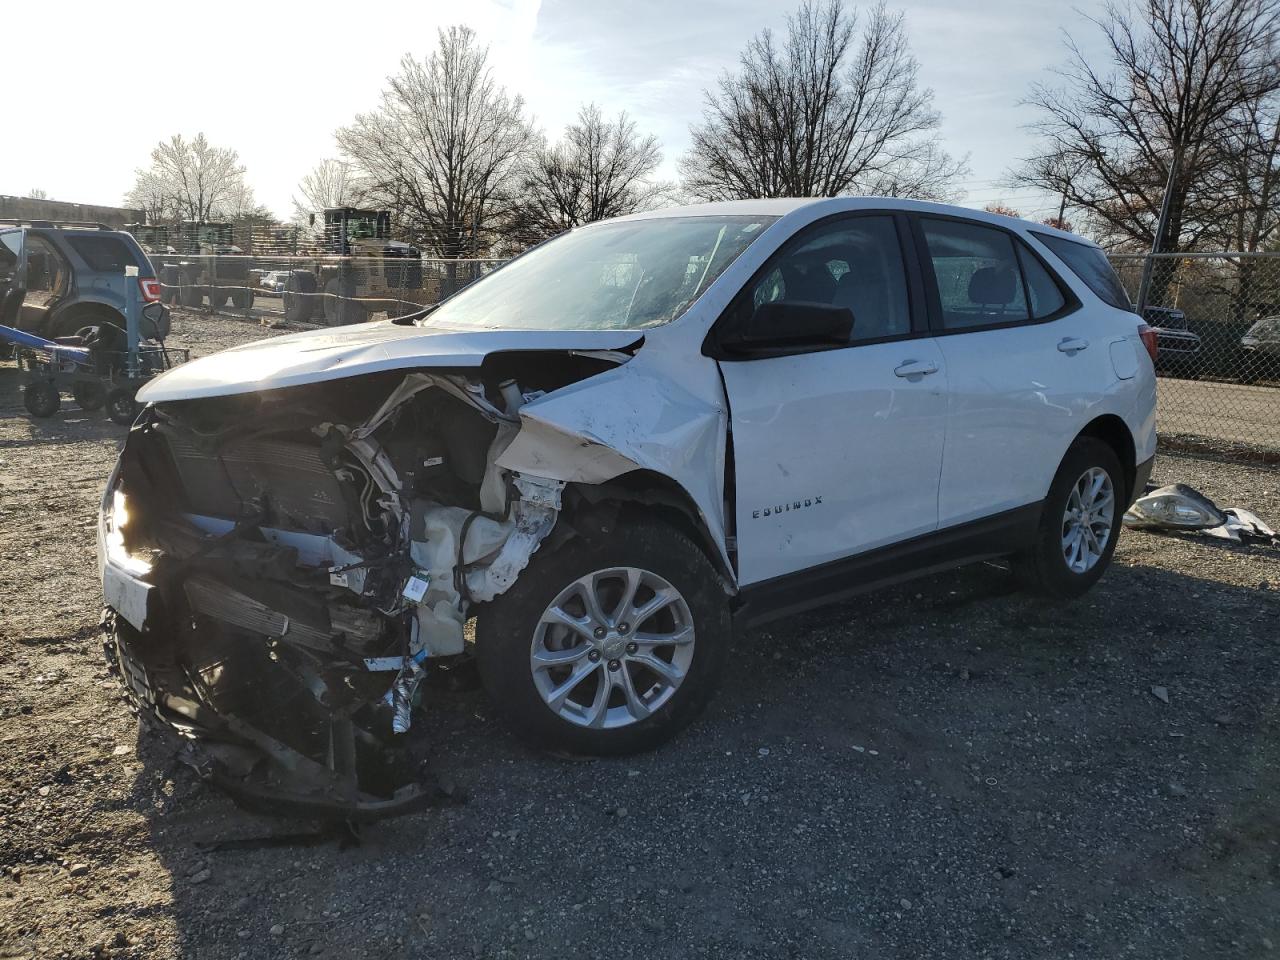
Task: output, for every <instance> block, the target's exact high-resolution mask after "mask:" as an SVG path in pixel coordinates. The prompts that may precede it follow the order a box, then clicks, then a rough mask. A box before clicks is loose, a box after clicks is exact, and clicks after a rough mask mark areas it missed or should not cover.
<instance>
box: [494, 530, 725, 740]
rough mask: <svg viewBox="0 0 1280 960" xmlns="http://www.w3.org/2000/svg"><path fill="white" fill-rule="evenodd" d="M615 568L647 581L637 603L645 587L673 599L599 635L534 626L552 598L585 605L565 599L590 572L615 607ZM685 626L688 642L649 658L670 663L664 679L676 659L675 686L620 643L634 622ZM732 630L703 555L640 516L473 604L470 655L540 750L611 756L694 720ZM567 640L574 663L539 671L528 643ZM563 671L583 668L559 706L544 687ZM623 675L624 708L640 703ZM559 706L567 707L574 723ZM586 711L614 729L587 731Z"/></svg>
mask: <svg viewBox="0 0 1280 960" xmlns="http://www.w3.org/2000/svg"><path fill="white" fill-rule="evenodd" d="M618 568H631V569H634V570H638V571H641V572H642V573H643V575H644V576H645V577H648V578H652V579H651V580H647V581H642V582H641V585H640V587H639V589H637V590H636V592H635V594H634V595H635V596H636V597H637V598H639V600H640V602H641V603H642V604H643V603H644V602H647V599H650V598H655V597H656V596H657V595H656V594H655V593H654V592H653V590H652V588H653V585H654V584H655V583H657V584H659V585H660V584H665V585H666V586H667V587H671V588H674V590H675V591H676V592H677V595H678V600H676V601H675V602H671V603H669V604H667V605H666V606H665V607H664V608H663V609H661V610H659V611H658V612H657V613H655V614H653V615H652V616H649V617H647V618H645V619H644V620H643V621H642V622H641V623H631V624H629V626H628V625H627V624H626V621H625V620H624V619H623V617H618V618H617V622H616V624H614V625H613V626H612V627H610V632H609V633H607V634H606V635H605V636H604V637H603V638H600V636H599V634H597V633H595V632H594V631H593V632H592V637H594V639H588V637H587V636H583V635H580V634H578V633H575V632H573V631H570V630H569V629H568V628H566V627H564V626H562V625H558V624H557V625H548V624H546V623H543V622H541V621H542V618H543V615H544V612H545V611H547V610H548V609H549V608H550V607H551V606H552V605H553V604H555V603H557V602H558V601H559V602H561V603H564V604H565V606H566V608H569V612H570V613H571V614H572V615H575V616H576V615H578V614H577V613H575V612H574V611H578V612H585V610H586V607H585V605H584V604H582V603H581V601H580V600H578V599H576V598H575V599H572V600H567V601H566V600H565V599H564V597H565V595H566V593H569V592H571V590H572V585H573V584H574V583H575V581H577V580H579V579H580V578H587V579H590V578H591V577H592V575H593V574H597V573H605V574H609V573H612V574H613V576H608V575H606V576H600V577H599V578H598V581H599V583H600V585H601V588H602V590H606V591H607V590H608V588H615V592H614V593H613V594H611V595H610V594H608V593H606V599H604V601H603V602H602V604H601V606H603V607H604V608H608V607H609V606H611V605H612V604H613V603H614V601H616V600H617V599H618V593H617V592H616V590H617V589H620V588H621V587H622V585H623V583H624V581H623V579H622V574H621V572H620V571H619V569H618ZM579 596H580V595H579ZM632 609H633V610H634V607H633V608H632ZM684 626H691V627H692V631H691V633H690V635H691V636H692V642H691V643H689V644H687V645H685V644H681V645H679V646H675V645H664V646H660V647H659V646H655V647H651V648H649V652H648V654H647V655H648V656H649V657H651V658H653V659H656V660H662V661H663V662H664V663H666V664H667V672H668V674H669V673H670V668H671V667H672V666H674V667H676V668H677V669H679V670H681V672H682V675H681V677H680V679H679V680H678V681H677V682H675V683H670V682H667V681H665V680H662V679H661V678H660V676H659V674H657V673H655V672H652V671H650V669H649V668H648V667H646V666H644V664H643V663H642V662H641V661H640V660H638V659H632V657H633V656H637V657H638V656H643V655H645V650H644V648H643V647H642V648H639V649H637V648H636V645H635V644H634V642H631V646H630V647H628V646H626V643H627V640H626V637H627V636H636V635H638V634H639V633H640V632H641V630H640V628H641V627H644V628H645V630H644V631H643V632H644V633H646V634H648V635H651V636H652V635H656V634H659V633H665V634H667V635H672V636H674V635H676V634H677V633H679V632H680V631H681V630H682V628H683V627H684ZM731 633H732V622H731V620H730V615H729V604H728V599H727V597H726V595H725V592H724V590H723V588H722V586H721V581H720V577H719V575H718V574H717V572H716V570H715V568H714V567H713V566H712V564H711V562H710V561H709V560H708V559H707V557H706V555H705V554H704V553H703V552H702V551H701V550H699V549H698V547H697V546H695V545H694V544H693V543H692V542H691V541H690V540H689V539H688V538H687V537H685V536H684V535H683V534H682V533H679V532H678V531H676V530H674V529H672V528H670V527H667V526H665V525H663V524H659V523H652V522H643V521H638V522H635V523H631V524H627V523H620V524H619V525H618V526H617V527H616V528H615V529H614V530H613V532H611V533H610V534H609V535H608V538H607V539H606V540H596V541H588V540H586V539H583V538H577V539H574V540H571V541H570V542H569V543H567V544H565V545H564V546H563V547H561V548H560V549H558V550H556V551H555V552H554V553H552V554H549V555H542V554H535V555H534V559H533V561H532V562H531V563H530V565H529V566H528V568H526V569H525V571H524V572H523V573H522V574H521V576H520V577H519V579H517V580H516V582H515V583H514V584H513V585H512V587H511V588H510V589H509V590H508V591H507V592H506V593H505V594H502V595H501V596H499V597H497V598H496V599H495V600H494V601H493V602H492V603H490V604H488V605H487V606H484V607H482V608H481V610H480V613H479V618H478V621H477V624H476V655H477V661H478V665H479V668H480V677H481V680H482V681H483V683H484V686H485V689H486V690H487V691H488V693H489V696H490V697H491V698H492V699H493V702H494V704H495V705H496V706H497V707H498V709H499V710H500V711H501V712H502V713H503V714H504V715H505V716H506V719H507V720H508V722H509V723H510V725H511V728H512V730H513V731H514V732H515V733H516V734H518V735H519V736H521V737H522V738H524V739H526V740H528V741H529V742H530V743H532V744H534V745H535V746H538V747H542V748H544V749H550V750H554V751H562V752H568V753H576V754H587V755H591V756H616V755H623V754H629V753H636V752H639V751H643V750H651V749H653V748H654V747H657V746H658V745H659V744H662V743H664V742H665V741H667V740H669V739H670V738H671V737H673V736H674V735H675V734H676V733H677V732H678V731H679V730H681V729H682V728H683V727H684V726H685V725H686V724H688V723H689V721H691V720H692V719H693V718H694V717H695V716H697V715H698V713H699V712H700V711H701V710H702V708H703V707H704V706H706V704H707V702H708V701H709V700H710V698H711V696H712V694H713V693H714V692H715V689H716V687H717V686H718V685H719V682H720V679H721V675H722V674H723V672H724V665H725V659H726V657H727V655H728V650H729V643H730V639H731ZM565 638H567V639H565ZM565 646H567V647H568V649H569V650H578V651H580V654H579V656H578V657H576V658H574V660H573V666H564V665H560V666H557V667H554V668H552V669H543V670H540V671H536V670H535V668H534V666H533V664H532V659H533V654H534V650H535V648H536V647H537V648H539V649H542V650H544V651H553V650H555V648H556V647H565ZM559 652H562V653H563V652H566V651H564V650H560V651H559ZM614 665H616V669H615V668H614ZM571 670H580V671H583V672H582V674H581V679H580V681H579V682H578V683H577V684H576V686H574V687H573V688H572V689H571V690H570V692H569V694H568V695H567V698H566V699H564V701H563V706H562V707H561V708H560V711H562V712H558V711H557V710H555V709H553V708H552V706H551V705H550V704H549V702H548V700H547V699H546V698H545V697H544V692H543V691H549V690H552V689H554V688H555V687H556V685H557V684H558V683H562V682H563V678H564V676H565V675H566V674H568V673H569V671H571ZM628 682H629V684H630V691H632V692H633V693H634V699H633V700H632V703H633V704H638V707H634V708H633V707H628V706H627V701H628V697H627V683H628ZM604 684H607V685H608V686H607V691H608V692H607V693H606V694H604V701H603V703H604V709H603V711H602V712H601V711H599V707H598V705H599V703H600V698H599V694H600V693H601V689H602V685H604ZM650 711H651V712H650ZM564 713H574V714H576V718H575V719H570V718H568V717H566V716H565V715H564ZM593 715H594V716H599V717H600V718H601V719H602V720H603V721H604V722H606V723H608V724H610V726H607V727H606V726H600V725H597V726H596V727H595V728H592V727H591V726H588V724H589V723H590V722H591V717H592V716H593ZM637 717H639V719H637ZM615 724H616V725H615Z"/></svg>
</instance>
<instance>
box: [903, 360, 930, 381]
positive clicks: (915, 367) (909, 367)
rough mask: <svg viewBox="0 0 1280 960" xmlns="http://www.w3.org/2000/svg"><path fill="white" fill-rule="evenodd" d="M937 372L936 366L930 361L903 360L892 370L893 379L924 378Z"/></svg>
mask: <svg viewBox="0 0 1280 960" xmlns="http://www.w3.org/2000/svg"><path fill="white" fill-rule="evenodd" d="M937 372H938V365H937V364H936V363H934V362H933V361H932V360H904V361H902V363H900V364H898V365H897V366H896V367H894V368H893V375H894V376H895V377H924V376H928V375H929V374H931V373H937Z"/></svg>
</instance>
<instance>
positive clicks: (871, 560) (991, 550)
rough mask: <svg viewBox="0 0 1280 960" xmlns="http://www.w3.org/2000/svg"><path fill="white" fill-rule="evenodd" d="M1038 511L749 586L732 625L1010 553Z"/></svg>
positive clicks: (1031, 532)
mask: <svg viewBox="0 0 1280 960" xmlns="http://www.w3.org/2000/svg"><path fill="white" fill-rule="evenodd" d="M1042 507H1043V503H1042V502H1040V501H1037V502H1036V503H1030V504H1027V505H1026V506H1025V507H1016V508H1015V509H1013V510H1006V511H1004V512H1003V513H997V514H995V515H993V516H990V517H983V518H982V519H980V520H971V521H970V522H968V523H961V524H957V525H956V526H954V527H947V528H946V529H945V530H938V531H935V532H933V533H926V534H923V535H922V536H919V537H913V538H912V539H910V540H904V541H903V542H902V543H893V544H890V545H888V546H886V547H880V548H878V549H875V550H868V551H867V552H866V553H859V554H856V555H854V556H852V557H843V558H841V559H839V560H833V561H831V562H830V563H824V564H822V565H821V566H818V567H810V568H808V569H805V570H798V571H796V572H795V573H788V574H784V575H783V576H780V577H774V578H772V579H770V580H763V581H761V582H760V583H753V584H750V585H749V586H745V587H743V588H742V589H741V591H740V592H739V594H738V606H737V609H736V610H735V611H734V620H735V622H736V623H737V624H739V625H740V626H743V627H754V626H758V625H760V624H762V623H767V622H768V621H770V620H777V619H779V618H781V617H786V616H791V615H792V614H796V613H801V612H803V611H805V610H810V609H812V608H814V607H820V606H823V605H824V604H827V603H833V602H835V601H837V600H843V599H846V598H848V597H852V596H856V595H857V594H860V593H865V592H867V591H869V590H875V589H878V588H880V587H885V586H889V585H890V584H894V583H901V582H903V581H905V580H914V579H915V578H916V577H923V576H927V575H929V574H932V573H938V572H940V571H942V570H949V569H951V568H952V567H958V566H962V565H964V564H967V563H972V562H974V561H977V560H986V559H989V558H991V557H1000V556H1005V555H1006V554H1010V553H1014V552H1015V551H1017V550H1020V549H1021V548H1023V547H1025V546H1027V545H1029V544H1030V543H1031V542H1032V541H1033V540H1034V539H1035V535H1036V529H1037V528H1038V527H1039V525H1040V515H1041V512H1042Z"/></svg>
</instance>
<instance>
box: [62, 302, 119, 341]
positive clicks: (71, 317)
mask: <svg viewBox="0 0 1280 960" xmlns="http://www.w3.org/2000/svg"><path fill="white" fill-rule="evenodd" d="M94 320H103V321H106V322H108V323H110V324H112V325H114V326H117V327H119V328H120V329H121V330H123V329H125V325H126V321H125V316H124V313H123V312H121V310H120V308H119V307H117V306H116V305H115V304H112V303H108V302H107V301H105V300H76V301H75V302H73V303H68V304H66V305H65V306H62V307H61V308H60V309H58V310H57V312H55V313H54V314H53V316H51V317H50V318H49V326H48V329H49V332H50V334H51V335H52V336H55V337H68V336H71V335H73V334H74V333H75V332H76V331H77V330H79V329H80V328H81V327H83V326H86V325H87V324H89V323H91V322H93V321H94Z"/></svg>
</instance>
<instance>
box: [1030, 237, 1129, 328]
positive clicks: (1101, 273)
mask: <svg viewBox="0 0 1280 960" xmlns="http://www.w3.org/2000/svg"><path fill="white" fill-rule="evenodd" d="M1035 237H1036V239H1037V240H1039V241H1040V242H1041V243H1043V244H1044V245H1045V246H1046V247H1048V248H1049V249H1050V250H1052V251H1053V252H1054V253H1056V254H1057V255H1058V257H1059V258H1060V259H1061V260H1062V262H1063V263H1065V264H1066V265H1067V266H1068V267H1070V268H1071V272H1072V273H1074V274H1075V275H1076V276H1077V277H1079V278H1080V279H1081V280H1083V281H1084V283H1085V286H1087V287H1088V288H1089V289H1090V290H1092V291H1093V292H1094V294H1096V295H1097V297H1098V299H1099V300H1101V301H1102V302H1103V303H1108V304H1110V305H1111V306H1113V307H1118V308H1119V309H1121V310H1132V309H1133V301H1132V300H1130V299H1129V294H1128V292H1127V291H1126V290H1125V288H1124V284H1123V283H1121V282H1120V278H1119V277H1117V276H1116V272H1115V270H1113V269H1112V268H1111V263H1110V261H1108V260H1107V255H1106V254H1105V253H1103V252H1102V251H1101V250H1099V249H1098V248H1097V247H1094V246H1090V245H1089V244H1087V243H1076V242H1075V241H1074V240H1064V239H1063V238H1062V237H1051V236H1049V235H1048V234H1045V233H1037V234H1036V235H1035Z"/></svg>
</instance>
